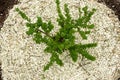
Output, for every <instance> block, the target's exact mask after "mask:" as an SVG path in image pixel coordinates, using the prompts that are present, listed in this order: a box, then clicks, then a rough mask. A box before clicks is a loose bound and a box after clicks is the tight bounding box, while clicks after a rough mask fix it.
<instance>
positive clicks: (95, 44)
mask: <svg viewBox="0 0 120 80" xmlns="http://www.w3.org/2000/svg"><path fill="white" fill-rule="evenodd" d="M96 46H97V43H88V44H81V45H80V46H79V47H80V48H83V49H86V48H92V47H96Z"/></svg>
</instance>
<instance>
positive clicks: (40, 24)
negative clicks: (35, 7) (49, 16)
mask: <svg viewBox="0 0 120 80" xmlns="http://www.w3.org/2000/svg"><path fill="white" fill-rule="evenodd" d="M42 23H43V22H42V18H41V17H37V26H38V27H40V26H42Z"/></svg>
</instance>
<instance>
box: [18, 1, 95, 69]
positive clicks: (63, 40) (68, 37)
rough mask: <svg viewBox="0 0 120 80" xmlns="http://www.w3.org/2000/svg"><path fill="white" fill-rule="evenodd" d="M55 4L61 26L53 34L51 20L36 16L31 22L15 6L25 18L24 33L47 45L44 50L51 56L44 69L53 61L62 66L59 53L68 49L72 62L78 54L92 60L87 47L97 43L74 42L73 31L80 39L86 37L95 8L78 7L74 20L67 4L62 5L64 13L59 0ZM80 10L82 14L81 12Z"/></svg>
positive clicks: (92, 26)
mask: <svg viewBox="0 0 120 80" xmlns="http://www.w3.org/2000/svg"><path fill="white" fill-rule="evenodd" d="M56 6H57V12H58V18H57V22H58V25H59V26H60V27H61V28H60V30H59V32H57V33H56V35H55V36H51V35H50V32H51V30H52V29H53V28H54V25H53V24H52V23H51V21H49V22H43V20H42V18H41V17H37V21H36V22H35V23H32V22H31V19H30V18H28V17H27V16H26V14H25V13H23V12H22V11H21V10H19V9H18V8H16V11H17V12H18V13H19V14H20V15H21V17H22V18H23V19H25V20H27V23H26V26H27V27H28V28H29V30H28V31H27V32H26V33H27V34H28V35H33V40H34V41H35V42H36V43H38V44H40V43H45V44H46V45H47V47H46V48H45V50H44V51H45V52H47V53H50V54H51V57H50V62H49V63H48V64H47V65H46V66H45V67H44V71H45V70H48V69H49V67H50V66H52V65H53V63H54V62H56V63H57V64H58V65H60V66H62V65H63V62H62V60H61V59H60V58H59V55H61V54H62V53H63V52H64V51H65V50H69V53H70V54H69V55H70V56H71V58H72V60H73V61H74V62H76V61H77V59H78V55H79V54H81V55H82V56H83V57H85V58H87V59H89V60H92V61H94V60H95V57H94V56H92V55H90V54H89V53H88V51H87V48H91V47H96V46H97V43H88V44H82V43H79V44H75V36H74V33H75V32H79V34H80V35H81V37H82V39H87V35H88V34H90V30H91V29H93V28H94V24H89V20H90V19H91V16H92V15H93V14H94V12H95V11H96V10H95V9H92V11H89V10H88V7H87V6H86V7H84V8H82V9H81V8H79V9H78V10H79V18H78V19H76V20H74V19H72V17H71V15H70V12H69V9H68V5H67V4H65V5H64V11H65V15H63V14H62V12H61V9H60V2H59V0H56ZM82 12H83V13H84V14H82ZM83 29H85V30H83ZM41 34H44V35H41Z"/></svg>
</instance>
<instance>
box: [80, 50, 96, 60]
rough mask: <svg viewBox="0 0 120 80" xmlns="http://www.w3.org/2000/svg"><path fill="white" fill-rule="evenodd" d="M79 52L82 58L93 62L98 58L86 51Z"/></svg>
mask: <svg viewBox="0 0 120 80" xmlns="http://www.w3.org/2000/svg"><path fill="white" fill-rule="evenodd" d="M79 52H80V54H82V56H84V57H85V58H87V59H88V60H91V61H94V60H96V58H95V57H94V56H92V55H90V54H89V53H88V52H87V51H86V50H85V49H80V50H79Z"/></svg>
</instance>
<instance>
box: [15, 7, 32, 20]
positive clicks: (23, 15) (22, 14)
mask: <svg viewBox="0 0 120 80" xmlns="http://www.w3.org/2000/svg"><path fill="white" fill-rule="evenodd" d="M16 11H17V12H18V13H19V14H20V16H21V17H22V18H23V19H25V20H27V21H28V22H30V21H31V20H30V19H29V18H28V16H27V15H26V14H25V13H24V12H22V11H21V10H20V9H19V8H16Z"/></svg>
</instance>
